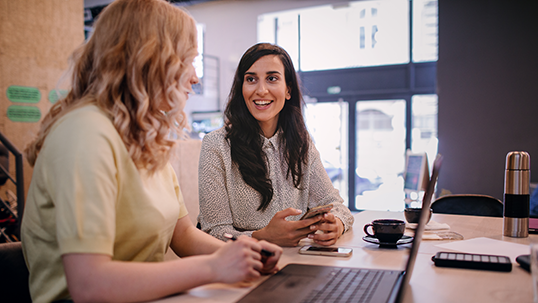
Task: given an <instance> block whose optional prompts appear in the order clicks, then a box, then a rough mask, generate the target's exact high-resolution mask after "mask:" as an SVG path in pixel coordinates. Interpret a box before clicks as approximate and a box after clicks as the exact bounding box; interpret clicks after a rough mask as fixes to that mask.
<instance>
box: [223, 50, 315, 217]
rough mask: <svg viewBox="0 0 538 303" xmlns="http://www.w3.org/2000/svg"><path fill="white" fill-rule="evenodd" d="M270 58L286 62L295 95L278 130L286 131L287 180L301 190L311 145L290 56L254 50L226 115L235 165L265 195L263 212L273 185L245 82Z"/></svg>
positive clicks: (246, 56) (281, 116) (239, 70)
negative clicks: (249, 72)
mask: <svg viewBox="0 0 538 303" xmlns="http://www.w3.org/2000/svg"><path fill="white" fill-rule="evenodd" d="M267 55H276V56H277V57H278V58H280V61H282V64H283V65H284V77H285V79H286V86H287V88H288V89H289V91H290V95H291V98H290V99H289V100H287V101H286V102H285V104H284V107H283V108H282V111H280V114H279V117H278V125H277V130H278V129H280V130H281V131H282V136H280V142H279V143H280V146H281V147H282V148H283V154H284V159H285V161H286V163H287V164H288V170H287V173H286V178H289V177H290V175H291V177H292V180H293V185H294V186H295V187H296V188H298V189H300V184H301V180H302V179H303V166H304V165H306V163H307V155H308V149H309V142H310V137H309V135H308V131H307V130H306V125H305V123H304V119H303V113H302V106H303V103H304V101H303V97H302V95H301V90H300V87H299V81H298V78H297V74H296V73H295V68H294V67H293V63H292V61H291V58H290V56H289V55H288V53H287V52H286V51H285V50H284V49H282V48H281V47H279V46H276V45H273V44H269V43H259V44H256V45H254V46H252V47H251V48H249V49H248V50H247V51H246V52H245V53H244V54H243V57H242V58H241V60H240V61H239V66H238V67H237V71H236V72H235V77H234V81H233V84H232V90H231V92H230V95H229V97H228V104H227V106H226V109H225V111H224V115H225V129H226V138H227V139H228V140H229V142H230V147H231V157H232V161H233V162H234V163H235V164H237V166H238V168H239V171H240V172H241V176H242V177H243V180H244V181H245V183H247V184H248V185H249V186H251V187H252V188H254V189H255V190H256V191H258V192H259V193H260V194H261V196H262V201H261V202H260V206H259V207H258V210H261V211H265V210H266V209H267V207H268V206H269V203H270V202H271V200H272V199H273V185H272V183H271V179H269V173H268V169H267V166H266V164H265V163H266V155H265V152H264V151H263V150H262V143H263V141H262V139H261V134H262V130H261V127H260V125H259V124H258V121H257V120H256V119H255V118H254V117H253V116H252V114H251V113H250V112H249V110H248V108H247V105H246V103H245V99H244V98H243V82H244V76H245V72H246V71H247V70H248V69H249V68H250V67H251V66H252V65H253V64H254V63H255V62H256V61H258V59H260V58H261V57H263V56H267Z"/></svg>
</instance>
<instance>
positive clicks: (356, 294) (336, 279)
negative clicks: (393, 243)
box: [302, 268, 386, 303]
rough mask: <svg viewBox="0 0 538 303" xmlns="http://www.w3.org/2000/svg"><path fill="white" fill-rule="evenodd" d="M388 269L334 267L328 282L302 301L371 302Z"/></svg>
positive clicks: (332, 302)
mask: <svg viewBox="0 0 538 303" xmlns="http://www.w3.org/2000/svg"><path fill="white" fill-rule="evenodd" d="M385 273H386V271H377V270H368V269H360V268H334V269H333V271H332V272H331V273H330V275H329V281H328V282H327V283H326V284H322V285H319V286H318V287H317V288H316V289H314V290H312V292H311V293H310V294H309V295H308V297H307V298H306V299H305V300H303V301H302V303H315V302H323V303H340V302H342V303H344V302H354V303H355V302H357V303H358V302H360V303H362V302H369V301H370V299H371V298H372V295H373V294H374V292H375V290H376V288H377V285H378V283H379V281H381V278H382V277H383V275H384V274H385Z"/></svg>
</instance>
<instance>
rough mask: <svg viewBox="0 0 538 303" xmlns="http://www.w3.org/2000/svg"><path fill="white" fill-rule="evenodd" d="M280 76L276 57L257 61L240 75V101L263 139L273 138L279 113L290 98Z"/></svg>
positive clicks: (284, 82)
mask: <svg viewBox="0 0 538 303" xmlns="http://www.w3.org/2000/svg"><path fill="white" fill-rule="evenodd" d="M284 74H285V73H284V65H283V64H282V61H281V60H280V58H279V57H278V56H277V55H267V56H263V57H261V58H260V59H258V61H256V62H254V64H252V66H251V67H250V68H249V69H248V70H247V71H246V72H245V74H244V79H243V80H244V81H243V98H244V99H245V102H246V104H247V108H248V110H249V112H250V114H251V115H252V116H254V118H255V119H256V120H258V123H259V124H260V127H261V129H262V131H263V135H264V136H265V137H267V138H270V137H272V136H273V135H274V134H275V132H276V128H277V125H278V116H279V114H280V111H281V110H282V108H283V107H284V104H285V102H286V100H289V99H290V97H291V96H290V92H289V89H288V87H287V86H286V79H285V77H284Z"/></svg>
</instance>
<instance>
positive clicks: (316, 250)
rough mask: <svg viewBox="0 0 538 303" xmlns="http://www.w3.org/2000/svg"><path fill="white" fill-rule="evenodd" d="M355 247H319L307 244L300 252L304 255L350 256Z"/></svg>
mask: <svg viewBox="0 0 538 303" xmlns="http://www.w3.org/2000/svg"><path fill="white" fill-rule="evenodd" d="M352 252H353V249H351V248H346V247H319V246H312V245H305V246H303V247H301V249H299V253H300V254H302V255H318V256H330V257H349V256H351V253H352Z"/></svg>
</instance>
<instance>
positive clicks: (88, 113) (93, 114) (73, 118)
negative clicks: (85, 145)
mask: <svg viewBox="0 0 538 303" xmlns="http://www.w3.org/2000/svg"><path fill="white" fill-rule="evenodd" d="M57 124H59V125H60V124H61V125H64V126H65V125H67V126H68V127H76V126H81V127H83V126H86V127H85V128H88V126H90V125H91V128H92V129H108V128H110V127H114V126H113V125H112V121H111V119H110V118H109V117H108V116H107V115H106V114H105V113H104V112H103V111H102V110H101V109H99V108H98V107H97V106H95V105H93V104H88V105H84V106H82V107H80V108H77V109H74V110H72V111H71V112H69V113H67V114H65V116H64V117H62V118H60V119H59V120H58V122H57Z"/></svg>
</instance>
